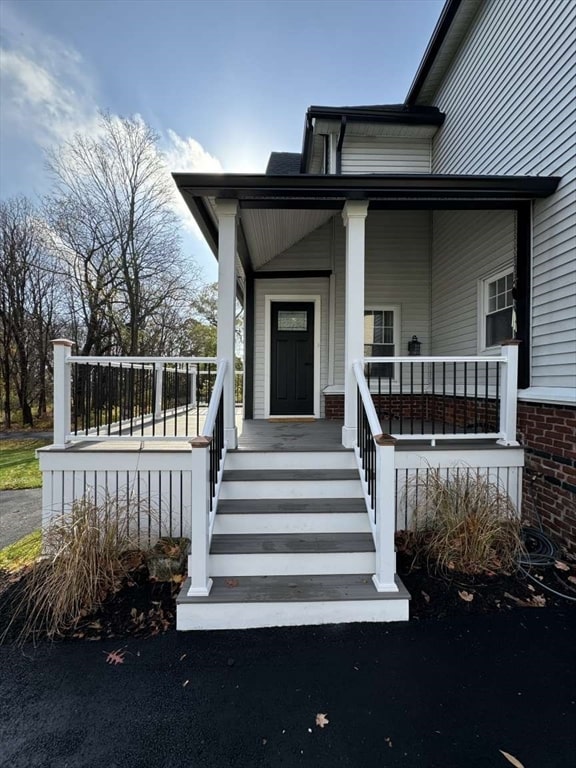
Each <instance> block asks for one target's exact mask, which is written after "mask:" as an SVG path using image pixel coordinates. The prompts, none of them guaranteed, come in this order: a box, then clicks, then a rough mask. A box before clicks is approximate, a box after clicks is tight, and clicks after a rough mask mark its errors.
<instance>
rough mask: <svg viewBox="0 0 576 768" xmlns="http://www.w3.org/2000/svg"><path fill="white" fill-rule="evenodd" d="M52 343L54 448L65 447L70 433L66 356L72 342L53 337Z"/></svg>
mask: <svg viewBox="0 0 576 768" xmlns="http://www.w3.org/2000/svg"><path fill="white" fill-rule="evenodd" d="M52 344H53V345H54V412H53V419H54V437H53V443H54V447H55V448H65V447H66V443H67V442H68V441H67V439H66V438H67V436H68V434H69V433H70V407H71V402H72V400H71V394H72V392H71V386H70V366H69V363H68V360H67V358H68V356H69V354H70V349H71V347H73V346H74V342H73V341H70V340H69V339H53V340H52Z"/></svg>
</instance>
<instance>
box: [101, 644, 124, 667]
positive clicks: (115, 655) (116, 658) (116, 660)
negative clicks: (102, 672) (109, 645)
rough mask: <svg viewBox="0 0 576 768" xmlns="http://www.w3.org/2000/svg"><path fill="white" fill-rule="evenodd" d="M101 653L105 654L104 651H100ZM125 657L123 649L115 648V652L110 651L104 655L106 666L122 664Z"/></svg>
mask: <svg viewBox="0 0 576 768" xmlns="http://www.w3.org/2000/svg"><path fill="white" fill-rule="evenodd" d="M102 653H106V651H102ZM125 656H126V651H125V650H124V649H123V648H117V649H116V650H115V651H110V652H109V653H107V654H106V664H114V665H115V666H116V665H117V664H124V657H125Z"/></svg>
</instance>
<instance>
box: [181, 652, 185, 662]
mask: <svg viewBox="0 0 576 768" xmlns="http://www.w3.org/2000/svg"><path fill="white" fill-rule="evenodd" d="M185 658H186V654H185V653H183V654H182V656H180V661H182V659H185Z"/></svg>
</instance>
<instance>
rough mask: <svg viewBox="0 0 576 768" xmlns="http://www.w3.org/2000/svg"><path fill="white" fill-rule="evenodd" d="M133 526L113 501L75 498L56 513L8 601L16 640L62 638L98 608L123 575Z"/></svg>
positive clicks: (129, 514) (130, 516)
mask: <svg viewBox="0 0 576 768" xmlns="http://www.w3.org/2000/svg"><path fill="white" fill-rule="evenodd" d="M137 530H138V526H137V520H136V518H135V513H132V512H130V507H129V506H123V505H122V504H119V503H118V502H117V501H116V500H115V499H114V500H112V499H106V500H104V501H103V502H101V503H98V504H96V503H95V502H94V501H92V500H90V499H83V500H81V501H76V502H74V504H73V505H72V508H71V510H70V512H68V513H66V514H64V515H61V516H58V517H56V518H55V519H54V520H53V521H52V523H51V525H50V527H49V528H48V529H47V531H45V533H44V538H43V551H44V553H45V554H44V555H43V556H42V557H41V558H39V559H38V560H37V561H36V563H35V564H34V565H33V566H32V567H31V569H30V571H29V573H27V574H26V577H25V580H24V581H23V586H22V589H21V590H20V591H19V595H18V600H17V602H16V604H14V605H12V614H13V615H12V620H11V623H10V625H9V627H8V629H10V626H11V625H12V624H14V623H16V625H17V626H18V627H19V629H18V632H17V637H18V641H19V642H21V643H23V642H25V641H27V640H36V639H38V638H39V637H41V636H47V637H48V638H56V637H59V636H62V635H63V634H64V633H66V632H67V631H69V630H70V629H72V628H73V627H74V626H75V625H76V624H77V623H78V621H79V620H80V619H82V618H83V617H85V616H87V615H89V614H91V613H92V612H93V611H95V610H96V609H97V608H99V607H100V605H101V604H102V601H103V600H104V599H105V598H106V596H107V595H108V594H109V593H110V592H111V591H113V590H115V589H116V588H118V587H119V586H120V584H121V581H122V578H123V577H125V576H126V575H127V567H126V564H127V561H126V559H125V558H123V557H122V555H123V553H125V552H126V551H127V550H130V549H134V548H135V547H137V546H138V544H139V542H137V541H136V540H135V538H136V537H135V533H136V531H137ZM6 634H7V630H6V631H5V632H4V635H6ZM0 639H2V638H0Z"/></svg>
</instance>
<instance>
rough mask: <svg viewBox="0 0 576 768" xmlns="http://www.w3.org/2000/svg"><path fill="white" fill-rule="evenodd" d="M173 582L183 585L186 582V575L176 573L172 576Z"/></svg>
mask: <svg viewBox="0 0 576 768" xmlns="http://www.w3.org/2000/svg"><path fill="white" fill-rule="evenodd" d="M172 581H173V582H174V584H182V582H183V581H184V575H183V574H182V573H175V574H174V575H173V576H172Z"/></svg>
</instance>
